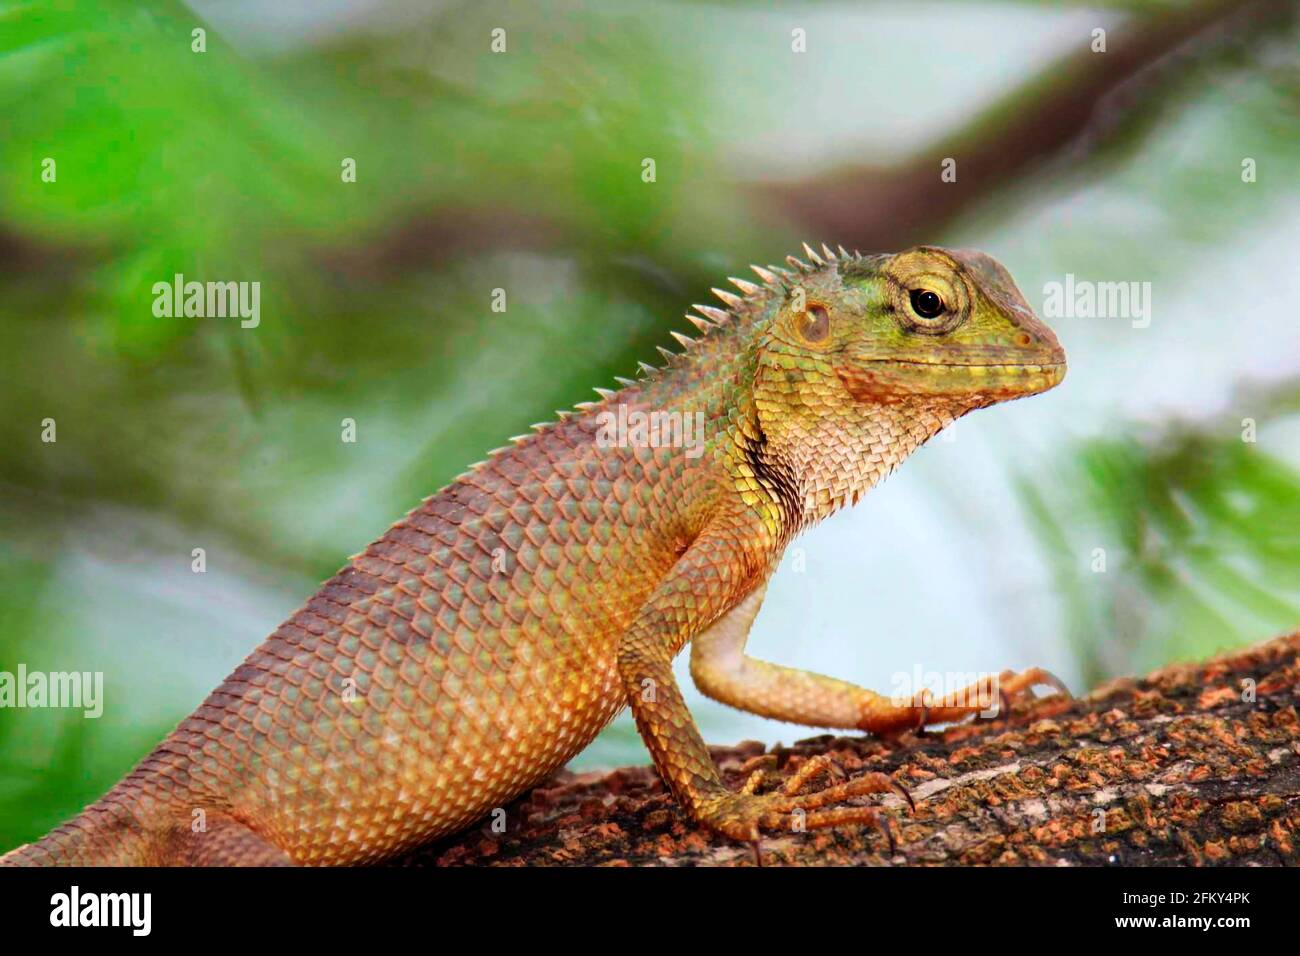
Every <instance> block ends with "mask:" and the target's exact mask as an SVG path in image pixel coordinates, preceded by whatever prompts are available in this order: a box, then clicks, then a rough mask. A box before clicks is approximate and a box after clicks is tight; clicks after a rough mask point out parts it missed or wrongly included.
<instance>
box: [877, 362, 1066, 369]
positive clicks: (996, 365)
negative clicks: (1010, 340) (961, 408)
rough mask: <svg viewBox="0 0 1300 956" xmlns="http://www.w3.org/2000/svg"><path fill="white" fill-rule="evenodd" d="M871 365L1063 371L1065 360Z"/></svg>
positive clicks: (888, 363) (881, 363) (880, 363)
mask: <svg viewBox="0 0 1300 956" xmlns="http://www.w3.org/2000/svg"><path fill="white" fill-rule="evenodd" d="M866 364H870V365H922V366H929V367H931V368H934V367H939V368H984V369H990V370H995V371H1008V372H1009V371H1023V372H1063V371H1065V363H1064V362H926V361H924V360H920V359H868V360H867V363H866Z"/></svg>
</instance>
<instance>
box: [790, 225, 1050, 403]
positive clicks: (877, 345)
mask: <svg viewBox="0 0 1300 956" xmlns="http://www.w3.org/2000/svg"><path fill="white" fill-rule="evenodd" d="M835 266H838V268H836V267H835ZM799 278H800V279H802V281H801V282H798V281H796V282H794V283H792V284H791V285H790V287H789V290H788V293H787V295H786V301H785V302H784V303H783V304H782V307H781V310H780V313H779V314H778V315H777V316H776V317H775V321H774V323H773V326H772V327H771V330H770V334H771V335H772V336H773V337H780V338H782V339H783V340H784V343H785V345H786V346H788V352H786V354H788V355H790V356H795V355H799V354H800V353H802V354H803V356H804V358H805V360H806V361H812V362H816V363H818V364H824V365H827V366H829V367H830V368H831V369H832V370H833V371H834V375H835V378H836V379H837V380H838V381H839V383H840V384H841V386H842V387H843V390H844V397H846V398H848V399H850V400H851V401H852V402H854V403H868V404H875V405H879V404H893V403H900V402H908V401H910V400H913V399H933V400H939V401H942V400H950V401H951V402H952V403H953V404H954V405H971V406H972V407H979V406H983V405H988V404H992V403H993V402H999V401H1005V400H1007V399H1012V398H1020V397H1021V396H1024V395H1032V394H1034V393H1036V392H1042V391H1046V390H1047V389H1049V388H1052V387H1053V386H1054V385H1056V384H1057V383H1058V382H1060V381H1061V379H1062V378H1064V376H1065V352H1064V351H1063V350H1062V348H1061V346H1060V343H1058V342H1057V340H1056V336H1055V335H1054V334H1053V333H1052V330H1051V329H1049V328H1048V327H1047V326H1046V325H1044V324H1043V323H1042V321H1041V320H1040V319H1038V317H1037V316H1035V315H1034V312H1033V310H1032V309H1031V308H1030V307H1029V305H1028V303H1026V302H1025V299H1024V297H1023V296H1022V295H1021V294H1020V290H1019V289H1017V288H1016V284H1015V282H1014V281H1013V280H1012V278H1011V276H1010V275H1009V274H1008V273H1007V271H1006V269H1004V268H1003V267H1002V266H1001V265H999V264H998V263H997V262H996V261H995V260H993V259H992V258H990V257H989V256H986V255H985V254H984V253H982V252H975V251H972V250H946V249H939V248H936V247H933V246H920V247H917V248H915V249H909V250H908V251H906V252H901V253H898V254H897V255H892V256H873V257H864V258H851V259H844V260H840V261H838V262H836V263H831V264H830V265H829V267H827V268H824V269H820V270H817V271H815V272H812V273H810V274H809V275H806V276H801V277H799ZM816 384H817V387H818V388H819V389H824V388H825V386H826V384H827V383H825V382H818V383H816Z"/></svg>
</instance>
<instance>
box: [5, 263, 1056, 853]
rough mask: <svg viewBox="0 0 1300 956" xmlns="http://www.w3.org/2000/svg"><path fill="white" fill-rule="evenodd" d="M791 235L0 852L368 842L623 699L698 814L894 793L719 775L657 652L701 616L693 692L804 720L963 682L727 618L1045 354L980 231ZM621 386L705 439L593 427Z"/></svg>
mask: <svg viewBox="0 0 1300 956" xmlns="http://www.w3.org/2000/svg"><path fill="white" fill-rule="evenodd" d="M805 251H806V252H807V258H808V259H809V263H804V262H801V261H799V260H796V259H793V258H792V259H789V260H787V261H788V262H789V263H790V269H789V270H785V269H774V270H765V269H757V268H756V269H755V271H756V272H757V273H758V275H759V276H760V278H762V279H763V284H762V285H755V284H752V283H747V282H743V281H740V280H733V282H735V283H736V285H737V287H738V288H739V289H740V290H741V292H742V293H743V295H742V296H735V295H732V294H730V293H725V292H719V293H718V294H719V296H720V297H721V299H722V300H723V302H724V303H725V304H726V305H727V307H728V308H727V309H726V310H722V309H716V308H709V307H697V311H699V312H700V315H701V316H703V318H701V317H692V321H693V322H695V323H696V324H697V325H698V326H699V327H700V328H701V329H702V330H703V331H704V332H705V334H704V335H702V336H701V337H700V338H699V339H696V340H693V341H689V344H688V347H687V348H686V350H685V352H684V353H683V354H682V355H680V356H675V357H673V358H672V359H671V360H670V361H669V363H668V366H667V367H666V368H665V369H663V370H661V371H657V372H652V373H650V374H649V375H648V376H646V377H645V378H643V379H642V380H640V381H637V382H628V383H625V387H624V388H623V389H622V390H621V391H618V392H602V401H600V402H598V403H588V404H586V405H582V406H579V407H578V410H577V411H576V412H575V413H570V414H568V415H565V416H563V417H562V418H561V419H560V420H559V421H557V422H555V423H553V424H548V425H545V426H538V427H537V430H536V433H535V434H531V435H528V436H526V437H523V438H519V439H515V440H514V443H513V444H512V445H511V446H508V447H507V448H505V449H503V450H500V451H498V452H496V453H494V454H493V456H492V457H491V458H490V459H489V460H488V461H487V462H484V463H482V464H480V465H478V466H475V467H474V468H473V469H472V470H470V471H469V472H467V473H466V474H464V475H462V476H461V477H460V478H458V479H457V480H456V481H454V482H453V483H452V484H450V485H449V486H447V487H446V488H444V489H443V490H442V491H440V492H439V493H438V494H436V495H434V496H433V497H432V498H429V499H427V500H426V501H425V502H424V503H423V504H421V505H420V506H419V507H418V508H416V509H415V510H414V511H412V512H411V513H410V514H408V515H407V516H406V517H405V518H403V519H402V520H401V521H399V522H397V524H395V525H393V527H391V528H390V529H389V530H388V531H387V533H385V534H384V536H383V537H381V538H380V539H379V540H378V541H376V542H374V543H373V544H372V545H370V546H369V547H368V548H366V550H365V551H364V552H363V553H362V554H360V555H358V556H357V557H356V558H354V559H353V560H352V562H351V563H350V564H349V565H348V566H347V567H346V568H344V569H343V570H342V571H340V572H339V573H338V574H337V575H335V576H334V577H333V578H332V579H330V580H329V581H327V582H326V583H325V584H324V585H323V586H322V587H321V589H320V590H319V591H318V592H317V593H316V594H315V595H314V596H313V597H312V598H311V599H310V600H309V601H308V602H307V604H306V606H304V607H303V608H302V609H301V610H299V611H298V612H297V613H296V614H294V615H293V616H292V617H291V618H290V619H289V620H287V621H286V622H284V623H283V624H282V625H281V626H280V627H279V628H278V629H277V630H276V631H275V633H274V634H272V635H271V636H270V637H269V638H268V639H267V640H266V641H265V642H264V643H263V644H262V645H261V646H260V647H259V648H257V650H255V651H254V652H253V653H252V654H251V655H250V656H249V657H248V659H247V660H246V661H245V662H244V663H243V664H242V665H240V667H239V668H238V669H237V670H236V671H235V672H234V673H233V674H231V675H230V677H228V678H227V679H226V681H225V682H224V683H223V684H222V685H221V686H220V687H219V688H217V690H216V691H214V692H213V693H212V694H211V695H210V696H209V697H208V699H207V700H206V701H204V702H203V704H202V705H201V706H200V707H199V709H198V710H196V711H195V712H194V713H193V714H192V715H191V716H189V717H188V718H186V719H185V720H184V721H183V722H182V723H181V724H180V726H179V727H177V729H176V730H175V731H174V732H173V733H172V734H171V735H170V736H169V737H168V738H167V739H166V740H164V741H163V742H162V743H161V744H160V745H159V746H158V747H157V749H155V750H154V752H153V753H151V754H150V755H149V756H148V757H146V758H145V759H144V760H143V761H142V762H141V763H140V765H139V766H137V767H136V768H135V769H134V770H133V771H132V772H131V773H130V774H129V775H128V776H127V777H126V778H125V779H124V780H123V781H121V782H120V783H119V784H118V785H117V786H115V787H114V788H113V789H112V790H111V791H109V793H108V794H107V795H106V796H104V797H103V798H102V799H101V800H99V801H98V802H97V803H95V804H93V805H92V806H90V807H89V808H87V809H86V810H85V811H84V812H83V813H82V814H81V815H80V816H78V817H77V818H75V819H73V820H72V821H70V822H68V823H65V824H63V825H62V826H60V827H58V828H57V829H55V830H54V831H52V832H51V833H50V834H48V835H47V836H45V837H44V838H43V839H41V840H40V841H38V842H36V843H34V844H30V845H28V846H24V847H20V848H18V849H17V850H14V851H12V852H11V853H9V854H7V855H6V856H5V857H3V862H4V863H8V864H240V863H244V864H267V863H301V864H349V863H363V862H372V861H378V860H383V859H385V858H388V857H391V856H393V855H394V854H396V853H399V852H401V851H403V850H406V849H408V848H410V847H413V846H415V845H417V844H420V843H423V842H425V841H428V840H430V839H432V838H435V837H438V836H440V835H445V834H449V833H452V832H454V831H456V830H459V829H461V828H463V827H465V826H467V825H469V824H471V823H473V822H474V821H476V820H478V819H480V818H482V817H483V816H484V815H485V814H487V813H488V812H489V811H491V810H492V809H493V808H495V807H501V806H504V805H505V804H507V803H509V802H510V801H511V800H512V799H514V798H515V797H517V796H519V795H520V794H522V793H524V792H525V791H527V790H528V789H529V788H531V787H533V786H535V785H536V784H538V783H539V782H541V781H542V780H544V779H545V778H546V777H547V776H549V775H550V774H551V773H552V772H553V771H555V770H556V769H557V768H559V767H561V766H563V765H564V764H565V763H566V762H567V761H568V760H569V759H570V758H571V757H573V756H574V755H575V754H577V753H578V752H579V751H580V750H582V749H583V748H584V747H585V746H586V745H587V744H588V743H589V742H590V741H591V739H592V738H593V737H595V736H596V734H597V733H598V732H599V731H600V729H601V728H602V727H604V726H605V725H606V724H607V723H608V722H609V721H610V719H611V718H612V717H613V716H614V715H615V714H617V713H618V712H619V711H620V710H621V709H622V708H623V707H624V706H625V705H628V704H630V705H631V707H632V710H633V713H634V715H635V717H636V722H637V726H638V728H639V729H640V732H641V735H642V737H643V738H644V739H645V742H646V745H647V747H648V748H649V750H650V753H651V756H652V757H653V758H654V763H655V766H656V767H657V768H658V770H659V773H660V774H661V775H662V777H663V778H664V780H665V781H666V782H667V784H668V786H669V787H670V788H671V790H672V792H673V794H674V796H675V797H676V799H677V801H678V803H679V804H680V806H681V807H682V809H683V810H684V811H685V812H686V813H688V814H689V815H690V816H691V817H692V818H693V819H695V820H696V821H698V822H699V823H702V824H704V825H706V826H708V827H710V828H712V829H713V830H715V831H718V832H720V833H723V834H726V835H727V836H730V837H734V838H737V839H745V840H753V839H757V837H758V835H759V833H760V832H761V831H763V830H770V829H774V828H780V827H788V826H791V825H796V826H800V827H804V828H807V829H812V828H816V827H820V826H833V825H839V824H843V823H860V822H869V821H872V820H874V819H875V817H874V813H873V811H872V810H871V808H870V807H861V806H847V807H845V806H841V807H838V808H832V805H833V804H839V803H843V802H844V801H845V800H847V799H849V798H852V797H856V796H859V795H861V794H864V793H870V792H877V791H881V790H884V789H887V788H889V787H890V786H891V785H892V784H891V782H890V781H889V779H888V778H886V777H884V776H883V775H881V774H868V775H866V776H863V777H858V778H856V779H854V780H851V781H849V782H848V783H841V784H838V785H835V786H831V787H829V788H827V789H823V790H820V791H814V792H811V793H801V792H800V791H802V790H804V789H805V788H806V787H807V785H808V784H809V783H810V782H811V779H812V778H813V777H816V776H819V775H820V773H821V771H823V770H824V769H826V768H825V766H824V765H823V764H822V763H820V762H819V763H817V764H815V765H813V766H810V767H808V768H807V769H806V771H805V772H801V773H800V774H799V775H798V776H797V777H796V779H795V780H793V781H791V782H790V784H789V785H787V786H786V787H785V788H784V789H782V790H780V791H778V792H774V793H764V794H759V793H757V792H756V789H757V785H758V782H759V780H758V778H755V779H754V780H751V782H750V784H748V785H747V786H746V787H745V788H744V789H743V790H742V791H741V792H739V793H735V792H731V791H729V790H727V788H726V787H725V786H724V785H723V783H722V780H721V778H720V776H719V774H718V770H717V768H716V767H715V766H714V764H713V761H712V759H711V758H710V757H709V754H708V751H707V750H706V748H705V745H704V741H703V740H702V739H701V737H700V734H699V731H698V730H697V729H696V726H695V722H694V721H693V720H692V719H691V715H690V713H689V712H688V711H687V709H686V706H685V704H684V702H683V700H682V697H681V694H680V692H679V691H678V688H677V684H676V682H675V680H674V678H673V674H672V670H671V664H672V660H673V657H674V656H675V655H676V654H677V653H678V652H679V651H680V650H681V649H682V647H683V646H684V645H685V644H686V643H687V642H688V641H690V640H692V639H693V638H694V639H695V646H694V649H693V652H692V660H691V672H692V675H693V677H694V679H695V681H696V683H697V684H698V685H699V687H700V689H701V690H702V691H704V692H705V693H706V694H709V695H710V696H712V697H715V698H717V699H718V700H721V701H723V702H725V703H728V704H731V705H734V706H736V707H740V708H743V709H746V710H750V711H753V712H755V713H760V714H764V715H767V716H771V717H776V718H780V719H783V720H789V721H794V722H797V723H803V724H809V725H813V726H829V727H839V728H859V729H863V730H868V731H874V732H877V733H883V732H889V731H894V730H898V729H899V728H904V727H912V726H917V725H919V724H924V723H927V722H931V723H938V722H947V721H951V720H956V719H960V718H962V717H964V716H967V715H968V714H970V713H972V712H973V711H974V710H976V709H978V708H979V707H980V706H983V703H982V701H987V696H985V697H983V698H981V703H980V704H976V703H974V702H973V701H972V699H964V698H958V697H953V698H951V699H947V700H944V701H938V702H926V706H921V705H920V702H917V703H916V704H911V703H909V704H908V705H905V706H899V705H896V704H892V703H891V702H890V701H889V700H888V699H887V698H884V697H881V696H878V695H876V694H873V693H872V692H870V691H868V690H865V689H863V688H860V687H856V686H854V685H852V684H847V683H844V682H842V681H837V680H834V679H832V678H829V677H823V676H821V675H817V674H811V673H807V672H803V671H797V670H793V669H790V668H785V667H778V666H776V665H773V664H767V663H764V662H762V661H757V660H754V659H752V658H749V657H746V656H745V654H744V643H745V637H746V635H747V633H748V630H749V625H750V623H751V622H752V620H753V618H754V616H755V615H756V614H757V612H758V608H759V604H760V603H761V601H762V595H763V590H764V588H765V586H766V582H767V580H768V578H769V577H770V575H771V574H772V571H773V570H774V569H775V567H776V565H777V563H778V561H779V559H780V556H781V553H782V551H783V550H784V549H785V547H786V545H787V543H788V542H789V541H790V540H791V538H792V537H794V535H796V534H797V533H798V532H799V531H800V530H801V529H803V528H805V527H807V526H808V525H810V524H812V523H813V522H815V521H818V520H820V519H822V518H824V517H826V516H827V515H829V514H831V513H832V512H834V511H835V510H836V509H838V508H839V507H840V506H842V505H844V504H845V503H849V502H854V501H856V500H857V498H858V497H859V495H861V494H862V493H863V492H864V491H866V490H867V489H868V488H870V487H871V486H872V485H874V484H875V483H876V482H877V481H879V480H880V479H882V478H883V477H885V475H886V474H888V473H889V472H890V471H891V470H892V469H893V468H894V467H895V466H896V465H897V464H898V463H899V462H900V461H902V460H903V459H904V458H906V457H907V455H908V454H910V453H911V452H912V451H913V450H914V449H915V448H917V447H918V446H919V445H921V444H922V443H923V442H924V441H926V439H928V438H930V437H931V436H932V435H934V434H935V433H936V432H938V431H939V430H940V429H941V428H943V427H944V426H945V425H947V424H948V423H950V422H951V421H953V420H954V419H955V418H957V417H959V416H961V415H963V414H965V413H966V412H969V411H971V410H973V409H976V408H981V407H983V406H986V405H990V404H992V403H994V402H998V401H1003V400H1006V399H1012V398H1017V397H1020V396H1022V395H1029V394H1032V393H1035V392H1040V391H1043V390H1045V389H1048V388H1051V387H1052V386H1054V385H1055V384H1057V382H1059V381H1060V380H1061V378H1062V376H1063V375H1064V372H1065V356H1064V353H1063V352H1062V350H1061V348H1060V346H1059V345H1058V344H1057V341H1056V338H1055V337H1054V336H1053V334H1052V333H1051V331H1050V330H1049V329H1047V328H1046V327H1045V326H1044V325H1043V324H1042V323H1041V322H1039V321H1038V319H1036V318H1035V317H1034V315H1033V313H1032V311H1031V310H1030V309H1029V307H1028V306H1027V305H1026V304H1025V302H1024V299H1023V298H1022V297H1021V295H1020V294H1019V292H1018V291H1017V290H1016V287H1015V285H1014V283H1013V282H1012V281H1011V278H1010V276H1008V275H1007V273H1006V272H1005V270H1003V269H1002V268H1001V267H1000V266H999V265H997V264H996V263H995V262H993V260H991V259H989V258H988V257H986V256H983V255H982V254H980V253H973V252H949V251H944V250H940V249H935V248H930V247H922V248H918V249H913V250H910V251H908V252H904V253H900V254H899V255H896V256H866V257H864V256H856V255H855V256H850V255H848V254H845V253H843V251H842V250H841V254H840V255H838V256H835V255H832V254H831V253H830V251H829V250H824V256H818V255H817V254H816V253H814V252H813V251H812V250H811V249H808V248H807V247H806V246H805ZM925 292H930V293H934V294H936V295H937V296H938V298H939V301H940V305H939V306H938V307H939V308H941V311H940V312H939V313H938V314H937V315H934V316H933V317H931V318H927V317H926V316H925V315H923V314H922V313H926V312H933V311H934V309H935V308H936V306H935V300H933V299H930V298H929V297H928V296H925V295H923V293H925ZM918 297H919V298H918ZM620 405H624V406H626V410H627V411H628V412H638V411H639V412H652V411H661V412H679V413H684V414H685V415H686V416H688V417H689V419H690V420H692V421H693V420H694V413H696V412H700V413H702V414H703V419H704V422H705V429H704V442H703V448H702V449H700V448H686V447H680V446H679V447H673V445H672V444H671V443H669V442H663V441H660V442H647V441H646V440H645V436H641V435H637V434H636V433H632V435H631V436H630V438H629V440H626V441H622V442H619V441H617V440H614V441H611V440H610V439H611V435H610V432H609V429H608V428H607V421H606V418H605V417H603V416H602V413H608V412H616V411H617V410H618V407H619V406H620ZM612 437H614V438H615V439H616V438H617V436H612ZM652 446H653V447H652ZM701 451H702V453H699V452H701ZM1045 679H1046V677H1045V675H1043V674H1042V673H1041V672H1030V673H1028V674H1025V675H1020V676H1017V677H1011V678H1008V679H1007V680H1004V681H1003V683H1002V688H1001V689H1002V690H1003V691H1004V692H1007V691H1010V692H1016V691H1019V690H1021V689H1023V688H1024V687H1026V686H1028V685H1029V684H1032V683H1037V682H1041V681H1043V680H1045ZM981 690H982V691H984V692H985V693H986V694H987V692H989V691H990V690H991V685H988V686H983V687H982V688H981Z"/></svg>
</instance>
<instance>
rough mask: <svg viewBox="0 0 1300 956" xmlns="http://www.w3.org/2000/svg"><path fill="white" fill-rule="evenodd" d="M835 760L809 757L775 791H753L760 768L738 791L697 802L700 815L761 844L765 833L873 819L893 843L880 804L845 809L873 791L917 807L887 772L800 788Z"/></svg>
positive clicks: (716, 826)
mask: <svg viewBox="0 0 1300 956" xmlns="http://www.w3.org/2000/svg"><path fill="white" fill-rule="evenodd" d="M834 769H836V768H835V765H834V762H833V761H831V760H830V758H829V757H825V756H824V755H823V756H821V757H814V758H812V759H811V760H809V761H807V762H806V763H805V764H804V765H803V766H801V767H800V768H799V770H798V771H797V772H796V773H795V774H794V776H792V777H791V778H790V779H789V780H788V781H787V782H786V783H785V785H784V786H783V787H782V788H781V789H780V790H777V791H774V792H772V793H764V794H757V793H755V792H754V790H755V788H756V787H757V786H758V783H759V782H760V781H761V780H762V776H761V775H762V774H763V773H764V771H762V770H758V771H755V773H754V774H753V775H752V776H751V777H750V778H749V780H748V781H746V783H745V786H744V788H743V789H742V790H741V791H740V792H739V793H731V792H725V793H719V794H716V795H713V796H710V797H706V798H704V799H703V800H702V801H700V802H699V803H698V804H697V809H696V813H695V816H696V819H697V820H698V821H699V822H700V823H703V824H704V825H705V826H707V827H708V828H709V829H711V830H714V831H715V832H717V833H721V834H722V835H723V836H727V837H730V838H731V839H733V840H742V841H745V842H749V843H754V842H756V841H757V840H758V839H759V837H760V835H761V834H762V833H765V832H766V833H773V832H780V831H789V832H793V833H800V832H804V831H807V830H822V829H825V828H827V827H837V826H844V825H846V824H860V823H869V824H871V825H873V826H875V827H876V828H877V829H879V830H880V831H881V832H882V833H884V834H885V836H886V838H887V839H888V840H889V844H890V850H891V852H892V850H893V847H894V838H893V834H892V833H890V831H889V828H888V825H887V823H886V818H885V817H884V816H882V815H881V814H880V813H879V812H878V811H877V810H876V808H875V807H842V806H838V807H837V806H835V804H839V803H843V802H844V801H846V800H850V799H852V798H854V797H860V796H864V795H866V794H869V793H889V792H893V793H900V794H902V795H903V797H904V798H905V799H906V800H907V802H908V805H909V806H912V807H913V809H915V806H914V804H913V803H912V797H911V795H910V794H909V793H908V792H907V791H906V790H905V789H904V788H903V787H902V786H900V785H899V784H897V783H895V782H894V781H893V780H892V779H890V778H889V777H888V776H886V775H885V774H883V773H865V774H863V775H861V776H859V777H854V778H853V779H851V780H848V781H845V782H843V783H838V784H834V785H832V786H829V787H825V788H823V789H821V790H814V791H812V792H810V793H801V792H800V791H801V790H803V789H804V788H806V787H807V785H808V783H809V782H810V781H811V780H812V779H813V778H815V777H816V776H818V775H820V774H822V773H824V772H827V771H833V770H834Z"/></svg>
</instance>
